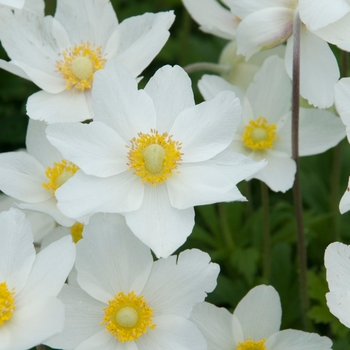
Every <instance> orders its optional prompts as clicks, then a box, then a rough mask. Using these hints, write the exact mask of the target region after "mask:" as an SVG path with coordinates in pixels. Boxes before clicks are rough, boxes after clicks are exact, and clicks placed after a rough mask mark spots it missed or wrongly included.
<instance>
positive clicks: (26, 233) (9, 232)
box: [0, 208, 35, 295]
mask: <svg viewBox="0 0 350 350" xmlns="http://www.w3.org/2000/svg"><path fill="white" fill-rule="evenodd" d="M0 227H1V244H0V281H1V282H4V281H5V282H6V284H7V288H8V289H9V290H12V289H13V288H14V290H15V293H16V295H17V294H18V293H20V292H21V290H22V289H23V288H24V286H25V284H26V283H27V279H28V276H29V273H30V271H31V269H32V265H33V263H34V260H35V249H34V246H33V236H32V230H31V227H30V224H29V221H28V220H27V219H26V218H25V216H24V214H23V213H22V212H21V211H20V210H18V209H14V208H12V209H10V210H9V211H3V212H2V213H0Z"/></svg>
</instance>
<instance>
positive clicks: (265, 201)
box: [260, 181, 271, 284]
mask: <svg viewBox="0 0 350 350" xmlns="http://www.w3.org/2000/svg"><path fill="white" fill-rule="evenodd" d="M260 187H261V202H262V207H263V229H264V266H263V277H264V281H265V283H267V284H269V282H270V272H271V230H270V216H269V188H268V187H267V186H266V184H265V183H264V182H262V181H260Z"/></svg>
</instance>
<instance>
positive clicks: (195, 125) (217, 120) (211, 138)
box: [169, 91, 242, 163]
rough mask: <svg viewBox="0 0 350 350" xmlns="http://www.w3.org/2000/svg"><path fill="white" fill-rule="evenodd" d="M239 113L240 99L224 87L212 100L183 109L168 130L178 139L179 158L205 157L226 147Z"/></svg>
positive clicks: (235, 126) (231, 136)
mask: <svg viewBox="0 0 350 350" xmlns="http://www.w3.org/2000/svg"><path fill="white" fill-rule="evenodd" d="M241 114H242V107H241V104H240V101H239V99H238V98H237V97H236V95H235V94H234V93H233V92H231V91H223V92H221V93H219V94H218V95H217V96H216V97H215V98H213V99H212V100H210V101H204V102H202V103H201V104H199V105H197V106H195V107H193V108H188V109H186V110H185V111H183V112H182V113H181V114H180V115H179V116H178V117H177V118H176V120H175V122H174V124H173V127H172V128H171V130H170V132H169V134H170V135H172V136H173V139H174V140H176V141H178V142H180V143H181V152H182V153H183V155H182V161H183V162H184V163H187V162H200V161H203V160H207V159H210V158H211V157H213V156H215V155H217V154H218V153H220V152H221V151H223V150H224V149H225V148H227V147H228V145H229V144H230V143H231V141H232V139H233V135H234V133H235V131H236V129H237V126H238V124H239V123H240V122H241Z"/></svg>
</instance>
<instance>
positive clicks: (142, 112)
mask: <svg viewBox="0 0 350 350" xmlns="http://www.w3.org/2000/svg"><path fill="white" fill-rule="evenodd" d="M92 100H93V104H92V109H93V111H94V120H95V121H100V122H102V123H105V124H107V125H108V126H109V127H111V128H112V129H114V130H116V131H117V133H118V134H119V135H120V136H121V137H122V138H123V139H124V141H126V142H129V141H130V140H131V139H132V138H133V137H136V136H137V134H138V133H139V132H142V133H149V132H150V130H151V129H155V127H156V112H155V109H154V105H153V102H152V100H151V98H150V97H149V96H148V95H147V93H146V92H145V91H143V90H137V82H136V79H135V78H134V77H133V76H132V75H131V74H130V72H128V71H127V70H126V68H124V67H123V66H122V65H120V64H118V63H116V62H113V61H108V62H107V64H106V65H105V68H104V69H101V70H99V71H97V72H96V73H95V75H94V86H93V88H92Z"/></svg>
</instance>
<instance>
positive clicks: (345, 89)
mask: <svg viewBox="0 0 350 350" xmlns="http://www.w3.org/2000/svg"><path fill="white" fill-rule="evenodd" d="M334 102H335V107H336V109H337V112H338V113H339V116H340V118H341V120H342V122H343V124H344V125H345V126H346V135H347V138H348V141H349V142H350V78H343V79H340V80H339V81H338V82H337V83H336V84H335V87H334Z"/></svg>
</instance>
